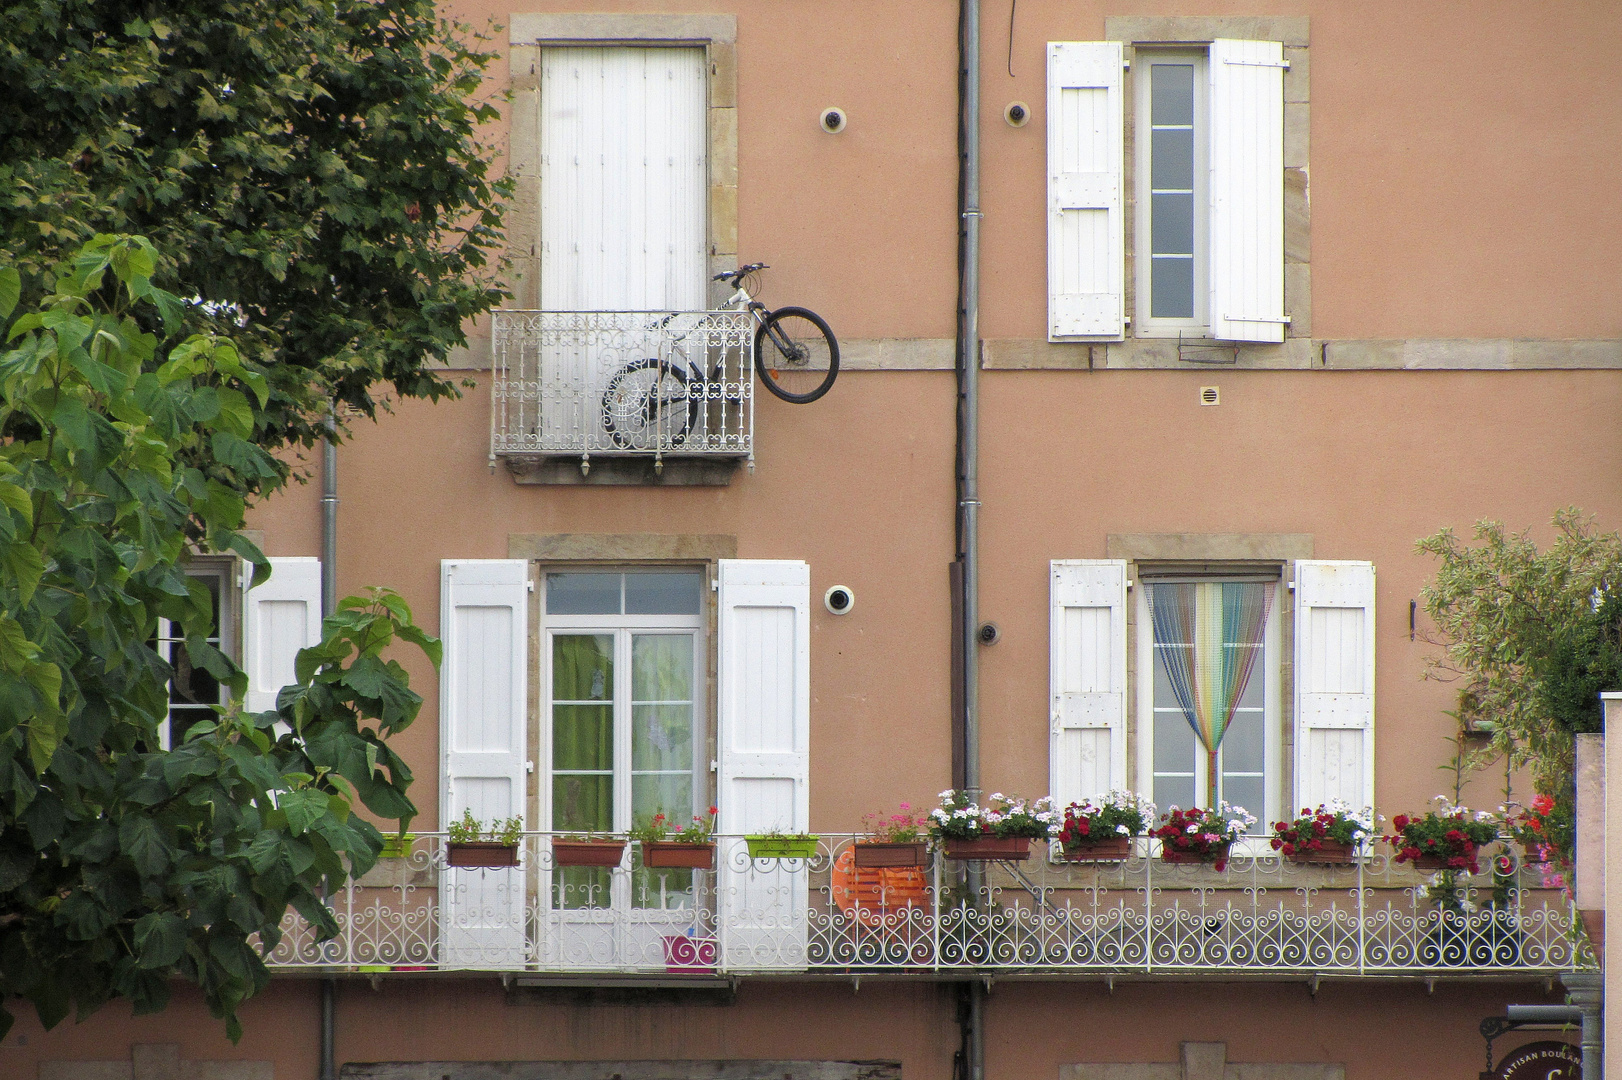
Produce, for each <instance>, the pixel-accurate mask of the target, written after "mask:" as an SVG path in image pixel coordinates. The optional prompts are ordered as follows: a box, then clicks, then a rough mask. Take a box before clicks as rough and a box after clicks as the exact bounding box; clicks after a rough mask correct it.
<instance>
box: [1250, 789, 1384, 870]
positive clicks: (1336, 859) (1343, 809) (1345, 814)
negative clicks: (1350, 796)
mask: <svg viewBox="0 0 1622 1080" xmlns="http://www.w3.org/2000/svg"><path fill="white" fill-rule="evenodd" d="M1372 820H1373V811H1372V810H1370V809H1364V810H1363V812H1362V813H1361V814H1357V813H1353V811H1352V808H1351V806H1350V805H1349V804H1347V803H1344V802H1342V801H1340V800H1339V799H1335V800H1333V801H1331V802H1329V803H1327V804H1319V806H1318V809H1316V810H1308V809H1306V808H1305V807H1303V808H1302V810H1301V815H1300V816H1299V817H1297V818H1296V819H1295V820H1294V821H1275V822H1274V823H1273V841H1272V843H1273V850H1274V851H1277V852H1279V853H1280V854H1282V855H1283V856H1284V857H1285V858H1286V859H1288V860H1290V861H1291V862H1293V863H1320V864H1325V865H1345V864H1347V863H1350V862H1352V861H1353V858H1354V856H1355V855H1356V854H1357V849H1358V847H1359V846H1361V845H1362V843H1363V841H1364V840H1367V839H1368V837H1369V832H1370V830H1371V829H1372V828H1373V824H1372Z"/></svg>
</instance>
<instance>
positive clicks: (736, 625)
mask: <svg viewBox="0 0 1622 1080" xmlns="http://www.w3.org/2000/svg"><path fill="white" fill-rule="evenodd" d="M719 574H720V586H719V598H718V603H719V626H718V633H717V646H718V656H717V663H716V678H717V683H718V695H719V702H718V704H719V708H718V710H717V715H716V744H717V747H718V752H719V755H718V756H719V767H720V821H719V823H718V824H719V828H720V831H721V832H722V833H724V834H727V835H728V836H730V837H736V836H739V835H742V834H747V833H764V832H770V831H772V830H778V831H781V832H785V833H803V832H805V831H806V830H807V829H808V828H809V826H810V813H811V805H810V747H811V688H810V682H811V569H810V567H808V566H807V565H806V564H805V563H803V562H797V561H768V560H754V559H723V560H721V563H720V568H719ZM742 846H743V844H742V841H741V840H737V839H731V840H728V841H726V842H725V844H724V845H723V849H722V851H721V852H720V860H719V863H720V866H721V867H722V869H721V870H720V871H719V875H718V876H719V879H720V880H719V887H720V890H721V916H722V918H721V949H722V956H723V959H722V964H723V966H725V967H728V968H732V969H734V970H740V969H744V970H746V969H756V970H760V969H800V968H804V967H805V963H806V955H805V954H806V929H807V927H806V911H807V888H808V884H809V880H808V879H809V873H808V871H807V870H806V869H805V866H804V864H803V863H801V862H799V861H793V862H770V863H767V862H761V863H754V862H751V861H750V860H749V858H748V856H747V854H746V853H745V852H744V851H743V850H742Z"/></svg>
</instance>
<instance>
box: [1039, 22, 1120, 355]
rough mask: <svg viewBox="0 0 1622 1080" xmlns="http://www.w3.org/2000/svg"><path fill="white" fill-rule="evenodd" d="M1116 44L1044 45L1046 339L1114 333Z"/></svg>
mask: <svg viewBox="0 0 1622 1080" xmlns="http://www.w3.org/2000/svg"><path fill="white" fill-rule="evenodd" d="M1121 58H1122V54H1121V43H1120V42H1118V41H1054V42H1049V43H1048V337H1049V338H1073V337H1102V338H1118V337H1120V336H1121V333H1122V329H1123V326H1124V324H1123V322H1122V318H1121V314H1122V308H1123V305H1124V297H1123V294H1122V284H1121V283H1122V277H1123V274H1124V273H1125V270H1124V267H1125V260H1126V254H1125V250H1126V249H1125V246H1124V243H1125V240H1124V238H1125V232H1124V230H1123V227H1122V217H1121V155H1122V136H1121V125H1122V115H1123V114H1122V111H1121Z"/></svg>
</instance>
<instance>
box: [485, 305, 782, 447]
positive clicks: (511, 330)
mask: <svg viewBox="0 0 1622 1080" xmlns="http://www.w3.org/2000/svg"><path fill="white" fill-rule="evenodd" d="M491 345H492V349H493V360H492V371H491V376H492V387H491V405H490V410H491V411H490V460H491V462H492V463H494V461H495V459H496V458H497V457H552V456H568V457H579V458H580V459H581V462H582V463H583V464H584V465H586V466H587V467H588V468H589V463H590V460H591V458H592V457H593V456H600V455H609V456H645V457H652V458H653V459H654V460H655V462H660V461H662V459H663V458H664V457H666V456H699V457H729V458H743V459H748V460H752V459H753V455H754V417H755V410H754V321H753V319H752V318H751V316H750V314H749V313H748V312H743V311H498V312H496V313H495V322H494V327H493V340H492V343H491Z"/></svg>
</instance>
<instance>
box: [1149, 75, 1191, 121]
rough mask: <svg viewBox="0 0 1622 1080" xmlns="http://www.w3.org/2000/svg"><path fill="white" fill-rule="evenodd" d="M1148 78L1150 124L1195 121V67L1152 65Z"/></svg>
mask: <svg viewBox="0 0 1622 1080" xmlns="http://www.w3.org/2000/svg"><path fill="white" fill-rule="evenodd" d="M1149 70H1150V76H1149V123H1151V124H1156V125H1158V124H1192V123H1193V122H1194V65H1193V64H1154V65H1152V66H1151V67H1150V69H1149Z"/></svg>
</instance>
